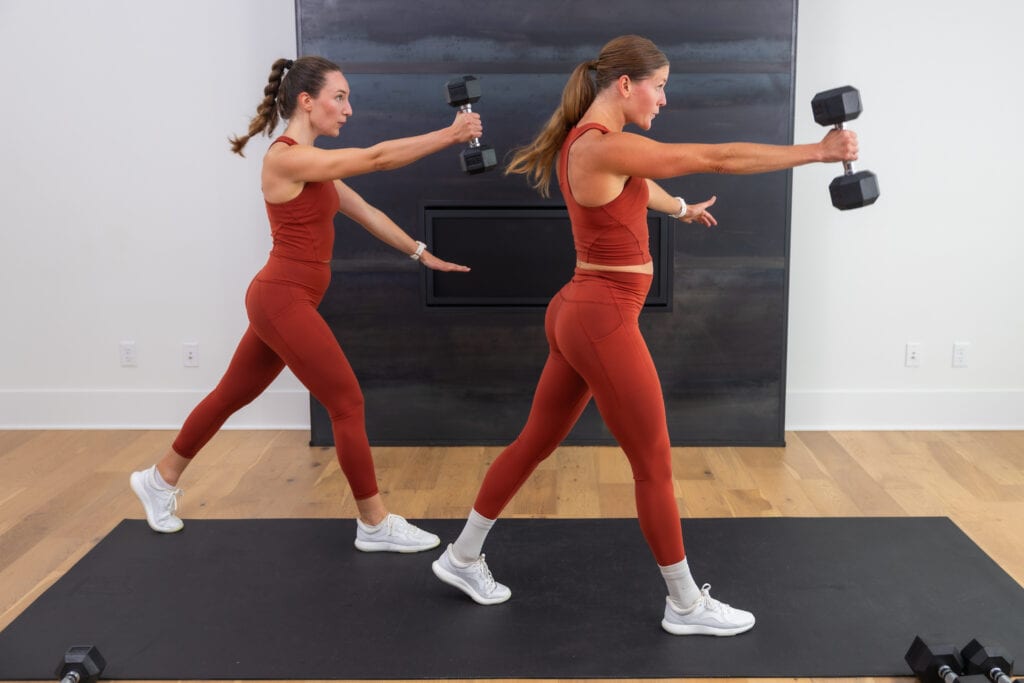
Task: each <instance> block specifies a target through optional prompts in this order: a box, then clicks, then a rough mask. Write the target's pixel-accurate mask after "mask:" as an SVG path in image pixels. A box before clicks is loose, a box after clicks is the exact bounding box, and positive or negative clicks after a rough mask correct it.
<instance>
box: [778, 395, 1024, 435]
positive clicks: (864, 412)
mask: <svg viewBox="0 0 1024 683" xmlns="http://www.w3.org/2000/svg"><path fill="white" fill-rule="evenodd" d="M903 429H906V430H946V431H963V430H999V429H1005V430H1017V429H1024V389H1020V390H1015V389H1007V390H999V391H790V392H787V394H786V431H800V430H808V431H812V430H850V431H869V430H878V431H886V430H903Z"/></svg>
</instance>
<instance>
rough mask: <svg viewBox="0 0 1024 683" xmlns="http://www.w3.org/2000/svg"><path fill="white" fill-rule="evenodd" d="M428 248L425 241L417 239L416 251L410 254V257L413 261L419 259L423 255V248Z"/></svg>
mask: <svg viewBox="0 0 1024 683" xmlns="http://www.w3.org/2000/svg"><path fill="white" fill-rule="evenodd" d="M426 248H427V245H425V244H423V242H420V241H419V240H416V251H414V252H413V253H411V254H409V258H411V259H412V260H413V261H419V260H420V256H422V255H423V250H424V249H426Z"/></svg>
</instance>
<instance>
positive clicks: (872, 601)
mask: <svg viewBox="0 0 1024 683" xmlns="http://www.w3.org/2000/svg"><path fill="white" fill-rule="evenodd" d="M422 526H423V527H425V528H427V529H430V530H432V531H435V532H436V533H438V534H439V535H441V537H442V539H443V540H444V542H448V541H450V540H452V539H454V538H455V536H456V535H457V534H458V531H459V530H460V529H461V527H462V521H461V520H427V521H423V522H422ZM683 530H684V534H685V536H686V542H687V547H688V549H689V551H690V553H691V555H692V557H691V558H690V562H691V566H692V568H693V571H694V575H695V577H696V578H697V581H698V582H702V581H709V582H711V583H712V584H713V586H714V590H713V591H712V594H713V595H716V596H719V597H721V598H723V599H724V600H725V601H726V602H730V603H731V604H734V605H737V606H739V607H743V608H746V609H749V610H751V611H753V612H754V614H755V615H756V616H757V620H758V622H757V626H756V627H755V628H754V629H753V630H752V631H751V632H749V633H747V634H744V635H740V636H736V637H733V638H712V637H704V636H686V637H680V636H671V635H669V634H667V633H665V632H664V631H662V630H661V626H660V620H661V613H662V609H663V605H664V594H665V589H664V584H663V582H662V579H661V576H660V574H659V572H658V569H657V566H656V565H655V563H654V561H653V559H652V557H651V555H650V553H649V551H648V549H647V547H646V545H645V544H644V542H643V539H642V537H641V535H640V530H639V527H638V525H637V522H636V520H633V519H587V520H500V521H499V522H498V524H497V526H496V527H495V529H494V531H492V533H491V537H490V539H489V540H488V544H487V552H488V563H489V565H490V566H491V569H492V570H493V572H494V574H495V576H496V577H497V578H498V579H499V580H500V581H502V582H504V583H506V584H508V585H509V586H510V587H511V588H512V599H511V600H510V601H509V602H507V603H505V604H502V605H497V606H491V607H483V606H480V605H477V604H475V603H473V602H471V601H470V600H469V599H468V598H466V597H465V596H464V595H462V593H460V592H458V591H456V590H455V589H454V588H451V587H449V586H447V585H445V584H443V583H441V582H440V581H438V580H437V579H436V578H435V577H434V575H433V573H432V572H431V570H430V563H431V562H432V561H433V560H434V559H435V558H436V557H437V556H438V554H439V550H436V551H429V552H426V553H420V554H415V555H394V554H390V553H371V554H366V553H361V552H359V551H357V550H355V549H354V548H353V547H352V540H353V537H354V534H355V523H354V522H353V521H351V520H323V519H274V520H238V521H233V520H187V521H186V525H185V530H184V531H183V532H181V533H179V534H172V535H159V534H155V533H153V532H151V531H150V530H149V529H148V528H147V527H146V525H145V522H142V521H128V520H126V521H124V522H122V523H121V524H120V525H118V526H117V528H115V529H114V530H113V531H112V532H111V533H110V534H109V535H108V536H107V537H106V538H104V539H103V540H102V541H101V542H100V543H99V544H98V545H97V546H96V547H95V548H94V549H93V550H92V551H90V552H89V553H88V554H87V555H86V556H85V557H83V558H82V560H81V561H80V562H78V564H76V565H75V566H74V567H73V568H72V569H71V570H70V571H68V573H67V574H66V575H65V576H64V577H62V578H61V579H60V580H59V581H57V583H56V584H55V585H54V586H53V587H51V588H50V589H49V590H48V591H46V593H45V594H43V595H42V596H41V597H40V598H39V599H38V600H36V601H35V603H33V604H32V605H30V606H29V607H28V609H26V610H25V612H24V613H23V614H22V615H21V616H19V617H18V618H17V619H16V620H15V621H14V622H13V623H12V624H11V625H10V626H9V627H8V628H7V629H6V630H4V631H3V632H2V633H0V679H6V680H11V679H51V678H52V674H53V669H54V667H55V666H56V662H57V661H58V660H59V658H60V657H61V656H62V654H63V652H64V650H65V649H67V648H68V647H69V646H71V645H79V644H95V645H96V646H97V647H98V648H99V649H100V651H101V652H102V653H103V654H104V655H105V657H106V659H107V661H108V667H107V670H106V672H105V674H104V678H115V679H116V678H120V679H281V678H284V679H338V678H356V679H358V678H376V679H390V678H577V677H579V678H582V677H586V678H639V677H696V676H700V677H709V676H726V677H826V676H851V677H854V676H855V677H866V676H901V675H907V674H908V673H909V672H908V671H907V668H906V665H905V663H904V661H903V654H904V652H905V651H906V649H907V647H908V646H909V645H910V642H911V641H912V640H913V637H914V635H915V634H917V633H920V634H923V635H925V636H927V637H932V638H933V639H937V640H942V641H952V642H960V643H965V642H966V641H967V640H969V639H970V638H972V637H977V638H979V639H981V640H982V642H990V641H991V642H996V641H997V642H999V643H1001V644H1002V645H1003V646H1004V647H1005V648H1006V649H1007V650H1009V652H1010V653H1011V654H1012V653H1014V652H1016V653H1017V655H1018V656H1024V618H1022V615H1024V589H1022V588H1021V586H1019V585H1018V584H1017V583H1016V582H1014V580H1013V579H1012V578H1011V577H1009V576H1008V575H1007V574H1006V573H1005V572H1004V571H1003V570H1001V569H1000V568H999V567H998V566H997V565H996V564H995V563H994V562H992V560H991V559H990V558H988V557H987V556H986V555H985V554H984V553H983V552H982V551H981V550H980V549H979V548H978V547H977V546H976V545H974V543H973V542H971V541H970V539H968V538H967V537H966V536H965V535H964V534H963V533H962V532H961V531H960V530H959V529H958V528H957V527H956V526H955V525H954V524H953V523H952V522H951V521H950V520H948V519H945V518H856V519H854V518H840V519H836V518H826V519H820V518H819V519H804V518H781V519H780V518H771V519H767V518H765V519H693V520H684V522H683Z"/></svg>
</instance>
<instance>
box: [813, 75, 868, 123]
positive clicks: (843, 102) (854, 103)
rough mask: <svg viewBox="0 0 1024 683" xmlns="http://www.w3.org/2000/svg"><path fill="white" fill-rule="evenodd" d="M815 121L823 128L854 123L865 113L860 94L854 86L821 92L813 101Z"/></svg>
mask: <svg viewBox="0 0 1024 683" xmlns="http://www.w3.org/2000/svg"><path fill="white" fill-rule="evenodd" d="M811 111H812V112H813V113H814V120H815V121H816V122H817V123H818V124H819V125H822V126H834V125H836V124H837V123H843V122H844V121H852V120H854V119H855V118H857V117H858V116H860V113H861V112H862V111H863V107H862V106H861V103H860V92H859V91H858V90H857V89H856V88H854V87H853V86H852V85H844V86H843V87H841V88H833V89H832V90H826V91H825V92H820V93H818V94H817V95H815V96H814V99H812V100H811Z"/></svg>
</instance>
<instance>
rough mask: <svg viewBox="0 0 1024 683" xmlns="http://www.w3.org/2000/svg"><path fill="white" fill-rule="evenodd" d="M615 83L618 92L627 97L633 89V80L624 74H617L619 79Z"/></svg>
mask: <svg viewBox="0 0 1024 683" xmlns="http://www.w3.org/2000/svg"><path fill="white" fill-rule="evenodd" d="M616 85H617V87H618V89H619V94H620V95H622V96H623V97H629V96H630V93H631V92H632V91H633V81H632V80H631V79H630V77H629V76H627V75H626V74H622V75H621V76H619V80H618V82H617V83H616Z"/></svg>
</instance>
